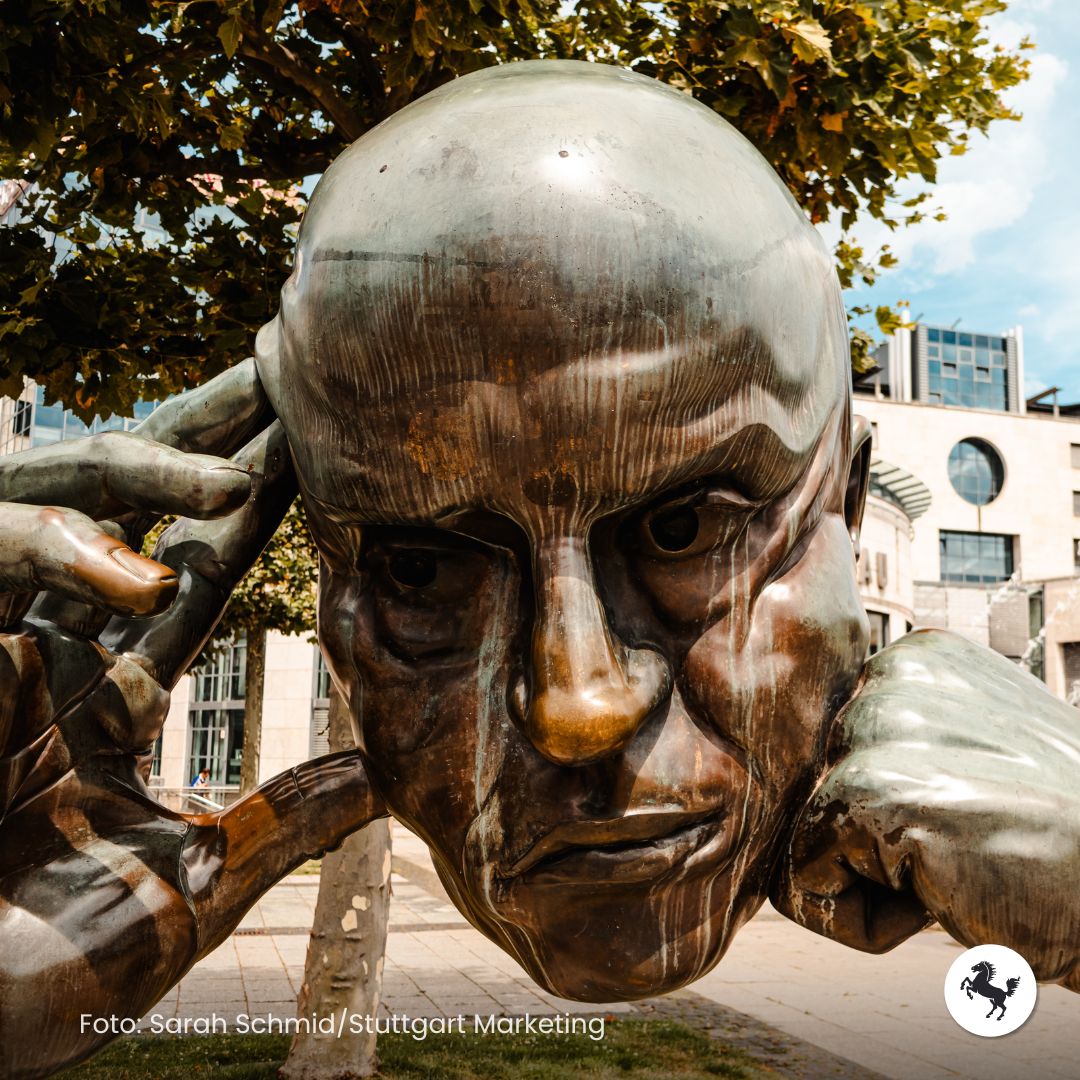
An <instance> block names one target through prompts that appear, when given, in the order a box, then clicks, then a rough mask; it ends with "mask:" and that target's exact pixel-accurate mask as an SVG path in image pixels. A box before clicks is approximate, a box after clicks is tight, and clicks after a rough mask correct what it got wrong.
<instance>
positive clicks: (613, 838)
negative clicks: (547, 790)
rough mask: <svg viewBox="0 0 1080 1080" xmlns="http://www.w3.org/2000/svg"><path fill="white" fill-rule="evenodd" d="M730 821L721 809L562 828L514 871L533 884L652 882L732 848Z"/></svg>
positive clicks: (579, 823)
mask: <svg viewBox="0 0 1080 1080" xmlns="http://www.w3.org/2000/svg"><path fill="white" fill-rule="evenodd" d="M726 821H727V819H726V818H725V817H723V816H722V815H721V813H720V812H719V811H717V810H715V809H713V810H709V811H706V812H704V813H696V814H695V813H689V812H687V811H683V810H664V811H655V812H651V813H650V812H637V813H633V814H627V815H625V816H624V817H620V818H613V819H610V820H602V821H575V822H570V823H568V824H565V825H559V826H556V828H554V829H552V830H551V831H550V832H549V833H546V834H545V835H544V836H542V837H541V838H540V839H539V840H538V841H537V842H536V843H535V844H533V846H532V847H531V848H529V850H528V851H527V852H526V853H525V854H524V855H523V856H522V857H521V858H520V859H518V860H517V862H515V863H514V864H513V866H511V867H510V870H509V873H508V874H507V877H514V878H519V879H523V880H524V881H525V882H526V883H527V884H529V885H544V884H560V885H574V884H579V885H599V884H615V883H618V882H631V881H647V880H650V879H652V878H655V877H658V876H659V875H660V874H663V873H664V872H665V871H668V870H671V869H674V868H675V867H676V866H678V865H679V864H680V863H682V862H683V861H684V860H686V859H687V858H688V857H689V856H690V855H692V854H694V853H695V852H697V851H699V850H702V851H704V849H705V848H706V847H708V848H713V847H714V846H715V847H716V848H717V849H718V850H717V851H716V852H715V853H714V852H710V853H709V854H710V855H712V856H719V855H720V854H721V852H720V850H719V849H720V848H721V847H730V846H731V840H732V839H733V838H732V837H730V836H728V833H729V831H730V830H729V829H727V828H724V827H723V826H724V825H725V824H726Z"/></svg>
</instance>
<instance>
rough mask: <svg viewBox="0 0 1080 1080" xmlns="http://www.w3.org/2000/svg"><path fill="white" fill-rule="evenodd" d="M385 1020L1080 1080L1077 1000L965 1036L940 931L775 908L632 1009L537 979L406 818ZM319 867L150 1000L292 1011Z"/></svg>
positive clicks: (274, 893)
mask: <svg viewBox="0 0 1080 1080" xmlns="http://www.w3.org/2000/svg"><path fill="white" fill-rule="evenodd" d="M392 866H393V873H392V878H391V882H392V889H393V899H392V902H391V907H390V923H389V936H388V942H387V955H386V964H385V968H384V974H383V994H382V1002H381V1005H380V1015H382V1016H387V1017H388V1016H391V1015H394V1016H402V1015H408V1016H410V1017H438V1016H444V1017H451V1016H457V1015H459V1014H462V1013H463V1014H465V1015H466V1017H471V1015H472V1014H480V1015H482V1016H487V1015H507V1016H520V1015H523V1014H525V1013H529V1014H531V1015H533V1016H540V1015H556V1014H572V1015H582V1016H586V1015H597V1014H600V1015H608V1016H611V1015H615V1016H632V1017H641V1016H656V1017H664V1018H669V1019H679V1020H682V1021H684V1022H685V1023H687V1024H690V1025H691V1026H694V1027H697V1028H700V1029H702V1030H705V1031H707V1032H708V1033H709V1034H710V1035H712V1036H714V1037H716V1038H718V1039H721V1040H723V1041H724V1042H727V1043H730V1044H733V1045H735V1046H738V1047H741V1048H743V1049H746V1050H748V1051H749V1052H750V1053H752V1054H753V1055H754V1056H755V1057H756V1058H757V1059H758V1060H759V1061H762V1062H764V1063H765V1065H766V1066H767V1067H768V1068H769V1069H770V1070H772V1071H773V1072H775V1074H776V1075H777V1076H779V1077H790V1078H792V1080H819V1078H821V1080H824V1078H826V1077H827V1078H829V1080H875V1078H877V1080H880V1078H881V1077H891V1078H895V1080H939V1078H945V1077H962V1078H968V1080H1016V1078H1017V1077H1027V1078H1030V1080H1043V1078H1045V1080H1077V1078H1078V1077H1080V996H1078V995H1074V994H1072V993H1070V992H1069V991H1067V990H1063V989H1061V988H1060V987H1057V986H1043V987H1040V994H1039V1003H1038V1005H1037V1006H1036V1009H1035V1012H1034V1013H1033V1014H1032V1016H1031V1018H1030V1019H1029V1020H1028V1022H1027V1023H1026V1024H1025V1025H1024V1026H1023V1027H1022V1028H1020V1029H1019V1030H1018V1031H1015V1032H1013V1033H1012V1034H1009V1035H1005V1036H1002V1037H1000V1038H994V1039H988V1038H979V1037H978V1036H975V1035H970V1034H968V1033H967V1032H965V1031H964V1030H963V1029H962V1028H960V1027H959V1026H957V1024H956V1023H955V1022H954V1021H953V1020H952V1018H951V1017H950V1016H949V1014H948V1012H947V1011H946V1009H945V1004H944V999H943V996H942V985H943V981H944V978H945V973H946V972H947V970H948V968H949V965H950V964H951V963H952V961H953V960H954V959H955V958H956V956H957V955H958V953H959V952H960V949H961V947H960V946H959V945H957V944H956V943H955V942H953V941H952V939H951V938H949V937H948V935H946V934H945V933H944V932H943V931H941V930H937V929H932V930H928V931H925V932H924V933H922V934H919V935H917V936H916V937H915V938H913V939H911V940H910V941H908V942H906V943H905V944H903V945H901V946H900V947H899V948H897V949H895V950H894V951H892V952H890V953H887V954H885V955H883V956H868V955H865V954H863V953H858V952H855V951H853V950H850V949H847V948H844V947H843V946H840V945H837V944H835V943H834V942H830V941H827V940H825V939H824V938H820V937H817V936H816V935H814V934H811V933H809V932H808V931H806V930H803V929H801V928H800V927H798V926H796V925H795V924H794V923H791V922H789V921H788V920H787V919H785V918H783V916H781V915H779V914H778V913H777V912H775V911H773V910H772V909H771V908H768V907H767V908H766V909H765V910H763V911H762V912H761V913H760V914H759V915H758V916H757V917H756V918H755V919H753V920H752V921H751V922H750V923H749V924H748V925H747V926H745V927H744V928H743V929H742V930H741V931H740V932H739V934H738V936H737V937H736V939H735V942H734V944H733V945H732V946H731V948H730V950H729V951H728V954H727V956H725V958H724V959H723V960H722V961H721V963H720V964H719V966H718V967H716V968H715V969H714V970H713V971H712V972H710V973H709V974H708V975H706V976H705V977H704V978H702V979H700V980H699V981H698V982H696V983H694V984H693V985H692V987H690V988H687V989H685V990H681V991H677V992H676V993H674V994H670V995H667V996H666V997H663V998H653V999H649V1000H647V1001H644V1002H636V1003H634V1004H625V1003H612V1004H610V1005H596V1004H581V1003H579V1002H572V1001H566V1000H564V999H562V998H558V997H555V996H554V995H552V994H549V993H547V992H546V991H544V990H542V989H541V988H540V987H538V986H537V985H536V984H535V983H534V982H533V981H532V980H531V979H530V978H529V976H528V975H527V974H525V972H524V971H523V970H522V968H521V967H520V966H519V965H518V964H517V963H516V962H515V961H514V960H512V959H511V958H510V957H509V956H507V955H506V954H505V953H503V952H502V951H501V950H500V949H498V948H497V947H496V946H495V945H493V944H491V943H490V942H489V941H487V939H486V938H484V937H483V936H482V935H481V934H480V933H478V932H477V931H476V930H475V929H473V928H472V927H471V926H470V925H469V924H468V923H467V922H466V921H465V919H463V918H462V917H461V915H459V914H458V912H457V910H456V909H455V908H454V907H453V905H452V904H451V903H450V901H449V899H448V898H447V896H446V893H445V892H444V891H443V889H442V886H441V885H440V884H439V881H438V878H437V877H436V875H435V872H434V870H433V868H432V865H431V860H430V858H429V857H428V854H427V848H426V847H425V845H424V844H423V843H422V842H421V841H420V840H419V839H417V838H416V837H415V836H413V835H412V834H410V833H408V832H407V831H406V830H405V829H403V828H402V827H401V826H399V825H395V826H394V836H393V862H392ZM318 881H319V879H318V876H317V875H311V876H307V877H302V876H294V877H290V878H287V879H286V880H285V881H284V882H283V883H281V884H280V885H278V886H276V887H275V888H274V889H272V890H271V891H270V892H268V893H267V894H266V895H265V896H264V897H263V899H262V900H261V901H260V902H259V903H258V904H257V905H256V906H255V908H253V909H252V910H251V911H250V912H249V913H248V915H247V916H246V917H245V919H244V921H243V923H241V925H240V927H239V928H238V929H237V931H236V933H234V934H233V936H232V937H231V938H230V939H229V940H228V941H226V942H225V943H224V944H223V945H221V946H220V947H219V948H218V949H217V950H216V951H215V952H214V953H212V954H211V955H210V956H208V957H206V958H205V959H204V960H202V961H200V963H199V964H197V965H196V966H195V967H194V968H193V969H192V970H191V972H190V973H189V974H188V975H187V977H186V978H184V979H183V980H182V981H181V982H180V984H179V985H178V986H177V987H176V988H174V989H173V990H172V991H171V993H170V994H169V995H168V996H167V997H166V998H165V999H164V1000H163V1001H162V1002H161V1003H159V1005H158V1006H156V1008H155V1010H154V1012H155V1013H158V1014H161V1015H162V1016H165V1017H175V1018H178V1019H181V1020H182V1019H184V1018H190V1019H198V1018H202V1017H206V1016H208V1015H210V1014H211V1013H213V1014H216V1015H219V1016H223V1017H225V1018H226V1020H227V1021H228V1022H230V1023H232V1019H231V1018H235V1016H237V1015H239V1014H240V1013H247V1014H249V1015H252V1016H276V1017H281V1018H287V1017H292V1016H294V1015H295V1009H296V995H297V992H298V990H299V988H300V983H301V981H302V979H303V970H304V957H305V953H306V950H307V943H308V931H309V929H310V927H311V922H312V917H313V915H314V910H315V900H316V896H317V894H318Z"/></svg>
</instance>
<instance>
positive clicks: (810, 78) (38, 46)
mask: <svg viewBox="0 0 1080 1080" xmlns="http://www.w3.org/2000/svg"><path fill="white" fill-rule="evenodd" d="M1004 6H1005V4H1004V0H665V2H662V3H652V2H646V0H592V2H590V3H588V4H585V3H583V2H580V3H564V2H563V0H466V2H462V0H419V2H416V0H410V2H402V0H180V2H177V0H63V2H62V3H58V2H57V0H0V177H7V178H13V179H26V180H28V181H31V182H32V183H33V184H34V185H36V187H35V191H36V194H33V193H32V194H29V195H27V196H25V197H24V204H23V205H24V208H25V212H24V217H23V219H22V220H21V221H20V222H19V223H18V224H17V225H15V226H14V227H10V228H3V229H0V296H2V297H8V298H10V300H9V301H8V303H9V304H10V305H11V306H10V307H9V308H7V309H4V310H3V311H2V312H0V337H2V341H3V346H4V349H5V353H4V358H5V365H4V382H3V385H2V386H0V389H3V388H9V387H10V386H14V385H16V384H18V385H21V379H22V377H23V375H26V376H29V377H31V378H34V379H37V380H38V381H40V382H42V383H43V384H44V385H45V386H46V389H47V393H49V394H50V395H53V396H54V397H58V398H61V399H63V400H64V401H65V403H67V404H71V405H73V407H75V408H76V409H77V410H78V411H79V412H80V413H82V415H83V416H84V417H86V416H88V415H89V414H90V412H92V411H99V410H100V411H104V412H108V411H111V410H114V409H115V410H118V411H121V412H126V411H128V410H129V409H130V407H131V404H132V403H133V401H134V400H135V399H137V398H138V397H140V396H143V395H145V393H146V383H145V379H147V378H151V379H153V380H155V381H154V392H155V393H159V392H160V393H171V392H174V391H176V390H179V389H183V388H184V387H187V386H191V385H193V384H195V383H197V382H199V381H200V380H202V379H204V378H207V377H209V376H210V375H212V374H215V373H216V372H217V371H220V370H221V369H222V368H223V367H225V366H227V365H229V364H231V363H233V362H235V361H236V360H238V359H240V358H242V357H243V356H245V355H248V353H249V352H250V349H251V345H252V342H253V340H254V335H255V333H256V331H257V330H258V327H259V326H260V325H261V324H262V323H263V322H264V321H266V320H267V319H268V318H269V317H270V316H271V315H272V314H273V311H274V309H275V307H276V303H277V293H278V290H279V289H280V287H281V284H282V282H283V281H284V279H285V277H286V276H287V275H288V269H289V261H290V258H291V247H292V243H293V239H294V237H295V229H296V225H297V222H298V220H299V216H300V213H301V211H302V199H298V198H297V196H296V195H295V190H294V189H295V187H296V186H297V185H299V184H300V183H301V182H302V181H303V179H304V178H305V177H307V176H310V175H312V174H317V173H320V172H322V171H323V169H325V168H326V166H327V165H328V164H329V163H330V161H331V160H332V159H333V158H334V157H335V156H336V154H337V153H339V152H340V151H341V150H342V149H343V148H344V147H345V146H346V145H347V144H348V143H349V142H350V141H352V139H354V138H356V137H357V136H358V135H359V134H361V133H362V132H364V131H366V130H368V129H369V128H371V127H373V126H374V125H375V124H377V123H379V122H380V121H381V120H383V119H385V117H386V116H388V115H390V113H392V112H394V111H395V110H397V109H399V108H401V107H402V106H404V105H406V104H408V103H409V102H410V101H411V100H414V99H415V98H417V97H419V96H420V95H422V94H424V93H426V92H427V91H429V90H432V89H434V88H435V87H436V86H439V85H440V84H442V83H444V82H446V81H447V80H449V79H452V78H454V77H455V76H458V75H461V74H465V73H467V72H469V71H474V70H476V69H478V68H481V67H485V66H488V65H491V64H496V63H504V62H508V61H512V60H519V59H527V58H532V57H568V58H581V59H592V60H600V61H604V62H609V63H616V64H622V65H625V66H628V67H633V68H635V69H636V70H639V71H641V72H643V73H645V74H648V75H651V76H654V77H656V78H659V79H661V80H663V81H665V82H668V83H670V84H672V85H674V86H677V87H680V88H682V89H686V90H689V91H690V92H692V93H693V94H694V95H695V97H697V98H698V99H699V100H701V101H703V102H704V103H706V104H707V105H709V106H710V107H711V108H713V109H715V110H716V111H717V112H718V113H720V114H721V115H722V116H724V117H726V118H727V119H728V120H730V121H731V122H732V123H733V124H735V125H736V126H737V127H738V128H739V130H740V131H742V132H743V134H745V135H746V136H747V137H748V138H749V139H750V140H751V141H752V142H753V143H754V144H755V145H756V146H757V147H758V148H759V149H760V150H761V152H762V153H763V154H765V156H766V157H767V158H768V159H769V161H770V162H771V163H772V165H773V167H774V168H775V169H776V170H777V172H778V173H779V175H780V176H781V178H782V179H783V181H784V183H785V184H786V185H787V186H788V188H789V190H790V191H791V192H792V194H793V195H794V196H795V198H796V199H797V200H798V201H799V203H800V204H801V205H802V206H803V207H804V208H805V209H806V212H807V214H808V215H809V217H810V219H811V220H812V221H814V222H822V221H826V220H829V219H833V218H837V217H838V219H839V223H840V225H841V228H842V229H843V230H844V231H845V232H847V231H848V230H850V229H851V228H852V227H853V225H854V224H855V222H856V221H857V220H859V219H860V218H862V217H866V216H870V217H873V218H877V219H879V220H881V221H884V222H885V223H887V224H888V225H889V226H890V227H893V228H900V227H902V226H903V225H904V224H906V223H908V222H912V221H917V220H920V218H922V217H924V216H925V215H926V214H927V213H929V212H932V211H928V210H926V209H925V208H924V207H921V206H920V205H919V204H912V205H903V202H904V200H903V198H902V196H901V195H900V194H899V192H900V191H901V188H900V187H899V185H901V184H902V183H903V182H904V181H905V180H907V179H909V178H912V177H919V178H922V179H923V180H924V181H926V182H931V183H932V182H933V179H934V177H935V174H936V169H937V163H938V161H939V160H940V159H941V158H942V157H943V156H945V155H947V154H951V153H962V152H963V151H964V150H965V149H966V146H967V140H968V137H969V134H970V133H971V132H975V131H979V132H984V131H986V130H987V128H988V127H989V125H990V124H992V123H993V122H994V121H995V120H999V119H1007V118H1011V117H1013V114H1012V113H1011V112H1010V111H1009V110H1008V109H1007V108H1006V107H1005V106H1004V105H1003V103H1002V100H1001V96H1000V95H1001V93H1002V92H1003V91H1004V90H1007V89H1008V88H1009V87H1011V86H1014V85H1015V84H1016V83H1017V82H1019V81H1020V80H1022V79H1023V78H1024V77H1025V75H1026V71H1027V60H1026V58H1025V55H1024V53H1023V50H1021V52H1019V53H1013V52H1009V51H1007V50H1003V49H1001V48H1000V47H990V46H989V44H988V42H987V40H986V34H985V30H984V27H985V23H986V18H987V17H988V16H989V15H991V14H993V13H995V12H998V11H1001V10H1003V8H1004ZM200 177H201V178H203V179H200ZM207 177H212V178H213V179H212V180H210V181H207V180H206V179H205V178H207ZM260 185H262V186H260ZM46 234H47V235H49V236H50V237H55V240H52V239H50V240H49V241H48V242H46V241H45V240H44V239H43V236H44V235H46ZM856 251H857V254H855V252H856ZM836 258H837V269H838V272H839V274H840V277H841V281H842V282H843V283H844V284H845V285H846V286H848V285H852V284H854V283H855V282H856V281H857V280H860V279H861V280H867V281H868V280H872V278H873V275H874V274H876V273H877V272H878V270H880V269H881V268H882V267H884V266H886V265H888V263H887V261H886V259H887V258H888V256H887V253H878V254H877V255H875V256H871V255H868V254H866V253H863V252H862V251H858V249H857V247H856V246H855V245H852V244H850V243H848V242H847V241H846V240H845V241H844V242H843V243H842V244H841V245H840V246H839V247H838V248H837V252H836ZM879 322H880V320H879ZM886 322H887V319H886ZM860 341H861V338H859V337H858V336H856V338H855V342H854V346H853V347H854V349H855V355H856V360H857V361H858V357H859V355H861V353H860V349H863V347H864V346H863V345H860V344H859V343H860ZM87 372H89V373H90V374H89V382H86V381H83V382H81V383H80V382H79V381H78V379H77V377H76V376H77V374H78V375H79V376H80V377H81V378H82V379H83V380H86V379H87V375H86V373H87ZM77 386H81V388H82V393H81V398H80V399H79V400H77V399H76V398H75V389H76V387H77Z"/></svg>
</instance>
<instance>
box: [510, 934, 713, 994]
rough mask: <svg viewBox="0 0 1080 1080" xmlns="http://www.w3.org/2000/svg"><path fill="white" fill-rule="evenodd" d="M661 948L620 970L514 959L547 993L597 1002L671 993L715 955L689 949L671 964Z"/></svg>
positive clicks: (697, 974) (700, 971) (705, 967)
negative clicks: (661, 956)
mask: <svg viewBox="0 0 1080 1080" xmlns="http://www.w3.org/2000/svg"><path fill="white" fill-rule="evenodd" d="M662 951H663V946H662V945H661V944H660V943H659V942H658V943H657V954H654V955H653V956H652V957H650V958H647V959H643V960H640V961H639V962H637V963H636V964H634V965H633V966H632V967H627V968H626V969H624V970H621V971H615V970H611V969H609V968H607V967H605V966H597V967H593V966H584V965H582V966H579V965H574V966H573V967H572V968H569V969H567V968H564V967H561V966H560V965H559V964H558V963H557V962H555V963H553V964H552V965H551V966H549V967H547V968H541V967H538V966H536V965H535V964H533V963H531V962H526V958H525V957H522V956H518V957H517V959H518V960H519V961H520V962H521V964H522V966H524V967H525V969H526V971H528V973H529V974H530V975H531V976H532V977H533V979H535V980H536V982H537V983H539V984H540V985H541V986H542V987H543V988H544V989H545V990H547V991H549V992H550V993H552V994H556V995H558V996H559V997H561V998H566V999H568V1000H570V1001H585V1002H596V1003H609V1002H616V1001H637V1000H639V999H640V998H647V997H656V996H658V995H661V994H668V993H671V991H673V990H678V989H680V988H681V987H683V986H686V985H687V984H688V983H691V982H693V981H694V980H695V979H698V978H700V977H701V975H702V974H703V972H704V971H707V970H708V969H709V968H710V967H712V966H713V964H715V963H716V959H717V958H716V957H715V956H710V955H708V953H701V954H698V953H696V952H693V953H691V952H690V951H689V950H688V951H687V954H686V955H685V956H684V957H683V958H682V959H683V961H684V962H683V963H680V964H677V965H671V964H670V963H666V962H663V961H662V960H661V959H660V957H659V953H660V952H662ZM629 959H630V958H622V960H621V961H616V960H613V964H614V963H616V962H620V963H625V962H627V961H628V960H629Z"/></svg>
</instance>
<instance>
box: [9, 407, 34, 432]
mask: <svg viewBox="0 0 1080 1080" xmlns="http://www.w3.org/2000/svg"><path fill="white" fill-rule="evenodd" d="M33 415H34V406H33V404H32V403H31V402H29V401H16V402H15V414H14V416H12V418H11V434H12V435H29V434H30V418H31V417H32V416H33Z"/></svg>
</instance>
